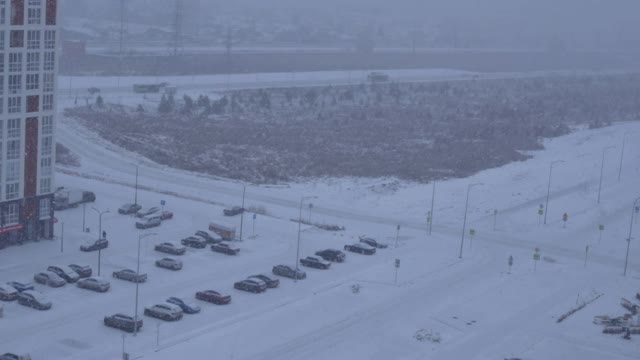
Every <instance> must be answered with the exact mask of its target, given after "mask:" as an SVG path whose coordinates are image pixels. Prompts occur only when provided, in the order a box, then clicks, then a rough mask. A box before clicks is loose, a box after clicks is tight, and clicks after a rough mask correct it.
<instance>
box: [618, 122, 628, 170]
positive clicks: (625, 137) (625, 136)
mask: <svg viewBox="0 0 640 360" xmlns="http://www.w3.org/2000/svg"><path fill="white" fill-rule="evenodd" d="M626 142H627V133H625V134H624V136H623V137H622V151H620V167H619V169H618V181H620V179H621V178H622V160H623V158H624V145H625V143H626Z"/></svg>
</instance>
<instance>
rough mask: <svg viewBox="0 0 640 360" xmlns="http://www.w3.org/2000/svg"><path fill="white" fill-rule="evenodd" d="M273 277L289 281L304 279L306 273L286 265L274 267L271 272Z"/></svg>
mask: <svg viewBox="0 0 640 360" xmlns="http://www.w3.org/2000/svg"><path fill="white" fill-rule="evenodd" d="M271 271H272V272H273V273H274V274H275V275H278V276H284V277H288V278H291V279H305V278H306V277H307V273H306V272H304V271H302V270H300V269H296V268H292V267H291V266H288V265H276V266H274V267H273V269H272V270H271Z"/></svg>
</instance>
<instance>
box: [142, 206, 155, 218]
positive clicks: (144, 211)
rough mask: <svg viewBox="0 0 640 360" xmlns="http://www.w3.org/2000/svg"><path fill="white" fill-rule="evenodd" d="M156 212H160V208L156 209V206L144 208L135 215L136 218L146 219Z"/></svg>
mask: <svg viewBox="0 0 640 360" xmlns="http://www.w3.org/2000/svg"><path fill="white" fill-rule="evenodd" d="M157 212H160V208H159V207H157V206H153V207H150V208H146V209H140V210H138V212H137V213H136V217H139V218H141V217H147V216H149V215H153V214H155V213H157ZM158 216H160V215H158Z"/></svg>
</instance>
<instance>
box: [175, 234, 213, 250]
mask: <svg viewBox="0 0 640 360" xmlns="http://www.w3.org/2000/svg"><path fill="white" fill-rule="evenodd" d="M180 243H181V244H182V245H184V246H188V247H191V248H195V249H204V248H206V247H207V241H206V240H205V239H203V238H201V237H197V236H189V237H187V238H184V239H182V240H180Z"/></svg>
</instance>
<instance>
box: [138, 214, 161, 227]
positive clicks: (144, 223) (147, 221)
mask: <svg viewBox="0 0 640 360" xmlns="http://www.w3.org/2000/svg"><path fill="white" fill-rule="evenodd" d="M160 224H162V219H161V218H160V216H159V215H151V216H144V217H142V218H140V220H138V221H136V228H138V229H148V228H152V227H156V226H160Z"/></svg>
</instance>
